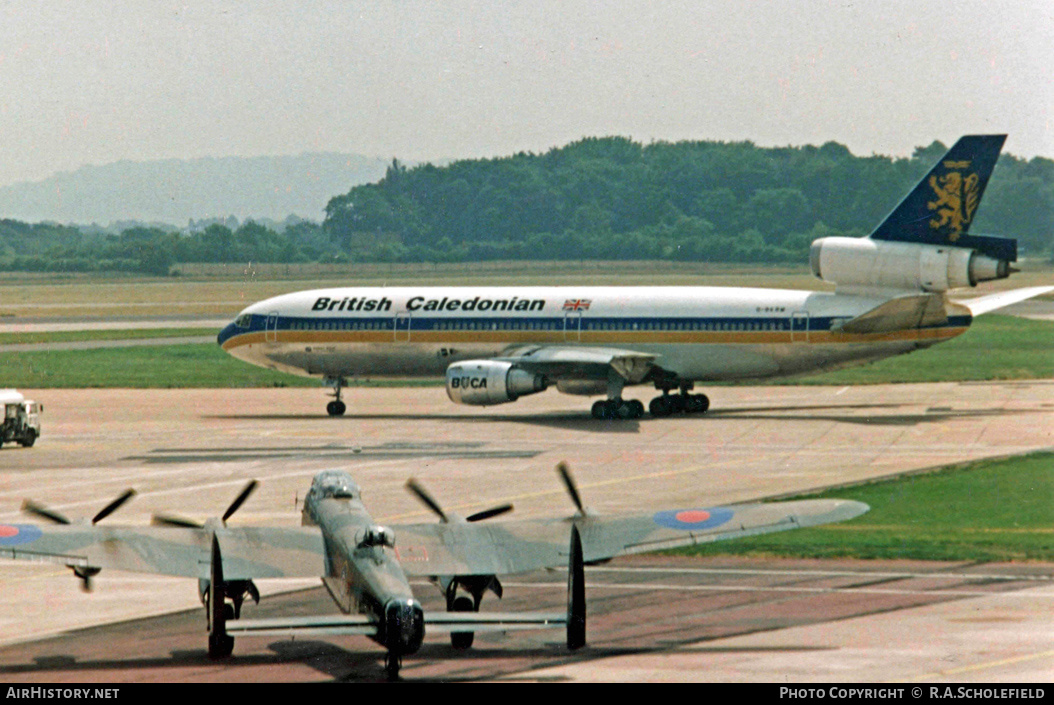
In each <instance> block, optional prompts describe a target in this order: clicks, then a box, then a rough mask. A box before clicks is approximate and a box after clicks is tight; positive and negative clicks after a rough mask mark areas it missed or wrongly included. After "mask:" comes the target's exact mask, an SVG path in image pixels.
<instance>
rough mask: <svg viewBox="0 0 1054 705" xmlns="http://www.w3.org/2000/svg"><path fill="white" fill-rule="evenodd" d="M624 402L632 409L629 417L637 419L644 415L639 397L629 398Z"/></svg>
mask: <svg viewBox="0 0 1054 705" xmlns="http://www.w3.org/2000/svg"><path fill="white" fill-rule="evenodd" d="M626 404H627V405H628V406H629V407H630V408H631V409H632V410H633V415H632V416H631V417H630V418H633V419H639V418H641V417H643V416H644V404H642V403H641V402H640V400H639V399H630V400H629V401H628V402H626Z"/></svg>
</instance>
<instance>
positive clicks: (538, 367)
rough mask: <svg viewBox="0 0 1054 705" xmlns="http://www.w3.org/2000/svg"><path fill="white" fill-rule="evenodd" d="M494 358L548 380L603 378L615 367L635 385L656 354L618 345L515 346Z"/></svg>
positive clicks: (645, 372) (652, 364)
mask: <svg viewBox="0 0 1054 705" xmlns="http://www.w3.org/2000/svg"><path fill="white" fill-rule="evenodd" d="M495 359H497V360H500V361H503V362H511V363H514V364H516V365H518V366H519V367H522V368H523V369H525V370H528V371H530V372H535V373H538V374H543V375H545V376H547V377H549V378H551V379H597V380H604V379H607V378H608V372H609V371H610V370H614V371H615V372H616V373H618V375H619V376H621V377H622V378H623V379H625V380H626V382H628V383H630V384H637V383H638V382H640V381H641V380H643V379H644V377H645V376H647V374H648V372H649V371H650V370H651V368H652V367H653V366H654V364H655V360H656V356H655V355H649V354H646V353H639V352H634V351H632V350H622V349H619V348H596V347H578V346H571V345H531V346H526V347H521V348H514V349H512V350H509V351H507V352H506V354H504V355H502V356H501V357H499V358H495Z"/></svg>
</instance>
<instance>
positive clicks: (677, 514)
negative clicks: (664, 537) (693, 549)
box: [652, 507, 735, 531]
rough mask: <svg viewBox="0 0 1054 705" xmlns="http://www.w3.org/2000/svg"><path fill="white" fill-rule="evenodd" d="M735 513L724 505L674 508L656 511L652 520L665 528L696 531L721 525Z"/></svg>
mask: <svg viewBox="0 0 1054 705" xmlns="http://www.w3.org/2000/svg"><path fill="white" fill-rule="evenodd" d="M733 514H735V512H733V511H732V510H731V509H726V508H724V507H710V508H708V509H675V510H671V511H665V512H658V513H657V514H655V516H653V517H652V520H653V521H654V522H655V523H656V524H658V525H659V526H665V527H666V528H667V529H682V530H684V531H698V530H700V529H711V528H713V527H715V526H721V525H722V524H724V523H725V522H727V521H729V520H730V519H731V518H732V515H733Z"/></svg>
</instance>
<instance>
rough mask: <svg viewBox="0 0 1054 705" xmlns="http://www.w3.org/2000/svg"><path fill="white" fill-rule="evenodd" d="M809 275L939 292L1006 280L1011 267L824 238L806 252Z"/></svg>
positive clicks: (949, 251)
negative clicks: (810, 270) (809, 267)
mask: <svg viewBox="0 0 1054 705" xmlns="http://www.w3.org/2000/svg"><path fill="white" fill-rule="evenodd" d="M809 264H810V266H811V267H812V273H813V274H815V275H816V276H817V277H819V278H820V279H823V280H824V281H825V282H831V283H832V284H838V285H839V286H846V285H849V286H867V287H879V288H888V289H922V290H924V291H933V292H943V291H948V290H949V289H957V288H959V287H966V286H977V283H978V282H983V281H990V280H992V279H1005V278H1006V277H1008V276H1010V263H1009V262H1007V261H1005V260H997V259H992V258H991V257H988V256H986V255H983V254H981V253H980V252H977V251H976V250H972V249H968V248H965V247H953V246H950V245H948V246H944V245H921V244H915V243H910V242H895V241H890V240H872V239H871V238H866V237H861V238H856V237H825V238H820V239H819V240H815V241H813V243H812V248H811V249H810V251H809Z"/></svg>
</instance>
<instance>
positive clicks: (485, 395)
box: [446, 360, 549, 406]
mask: <svg viewBox="0 0 1054 705" xmlns="http://www.w3.org/2000/svg"><path fill="white" fill-rule="evenodd" d="M548 386H549V381H548V380H547V379H546V378H545V375H540V374H536V373H533V372H528V371H527V370H524V369H522V368H519V367H516V366H515V365H514V364H512V363H511V362H503V361H501V360H465V361H464V362H455V363H454V364H453V365H451V366H450V367H448V368H447V370H446V393H447V396H448V397H450V400H451V401H452V402H454V403H456V404H469V405H472V406H490V405H492V404H504V403H506V402H510V401H516V400H517V399H519V398H520V397H524V396H527V395H528V394H537V393H538V392H544V391H545V390H546V388H547V387H548Z"/></svg>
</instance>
